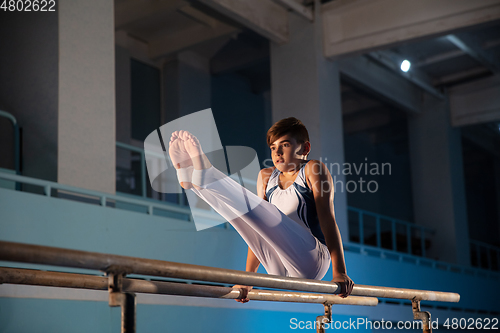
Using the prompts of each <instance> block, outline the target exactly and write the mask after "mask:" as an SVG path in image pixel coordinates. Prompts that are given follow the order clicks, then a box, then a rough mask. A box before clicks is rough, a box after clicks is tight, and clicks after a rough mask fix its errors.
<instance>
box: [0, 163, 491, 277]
mask: <svg viewBox="0 0 500 333" xmlns="http://www.w3.org/2000/svg"><path fill="white" fill-rule="evenodd" d="M0 179H5V180H9V181H13V182H16V183H22V184H30V185H35V186H40V187H42V188H43V189H44V195H46V196H48V197H53V196H52V189H56V190H61V191H64V193H65V194H67V193H74V194H77V195H78V194H80V195H85V196H87V197H89V196H90V197H94V198H96V203H97V204H98V205H100V206H103V207H108V208H110V209H126V208H122V207H119V206H118V205H116V207H115V208H112V207H110V206H109V205H108V204H107V203H108V201H110V202H114V203H115V204H116V203H120V202H121V203H128V204H133V205H137V206H142V207H145V208H146V209H144V214H147V215H154V216H165V215H163V214H160V212H161V211H168V212H172V213H177V214H181V215H184V216H186V217H187V220H188V221H189V222H193V217H192V215H193V214H195V215H197V216H200V217H205V218H208V219H211V220H216V221H221V222H226V221H225V220H223V219H222V217H220V216H219V215H218V214H217V213H215V212H208V211H204V210H201V209H196V208H194V209H193V208H189V207H182V206H179V205H176V204H171V203H167V202H160V201H156V200H151V199H148V198H139V199H134V198H132V197H123V196H121V195H113V194H109V193H103V192H98V191H92V190H87V189H83V188H79V187H74V186H69V185H63V184H59V183H56V182H51V181H47V180H41V179H36V178H31V177H26V176H19V175H13V174H9V173H5V172H1V171H0ZM86 202H88V201H86ZM350 209H355V210H356V208H352V207H351V208H350ZM223 227H224V228H226V229H227V228H229V226H228V223H227V222H226V223H224V225H223ZM344 249H345V250H347V251H354V252H359V253H360V254H363V255H371V256H378V257H381V258H384V259H394V260H398V261H400V262H410V263H414V264H416V265H422V266H427V267H432V268H435V269H441V270H445V271H451V272H457V273H464V274H470V275H476V276H484V277H488V276H489V277H491V278H495V279H499V278H500V275H499V274H497V273H495V272H492V271H489V270H485V269H483V268H480V267H479V268H474V267H468V266H460V265H454V264H449V263H446V262H442V261H437V260H432V259H428V258H422V257H420V256H414V255H411V254H406V253H401V252H396V251H392V250H386V249H383V248H378V247H374V246H370V245H366V244H365V245H363V244H356V243H352V242H344Z"/></svg>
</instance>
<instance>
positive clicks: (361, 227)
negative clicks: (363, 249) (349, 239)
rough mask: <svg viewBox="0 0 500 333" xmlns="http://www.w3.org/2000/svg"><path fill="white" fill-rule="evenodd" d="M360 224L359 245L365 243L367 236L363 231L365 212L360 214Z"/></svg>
mask: <svg viewBox="0 0 500 333" xmlns="http://www.w3.org/2000/svg"><path fill="white" fill-rule="evenodd" d="M358 222H359V244H364V243H365V234H364V230H363V212H361V211H359V212H358Z"/></svg>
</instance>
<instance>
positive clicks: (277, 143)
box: [169, 117, 354, 303]
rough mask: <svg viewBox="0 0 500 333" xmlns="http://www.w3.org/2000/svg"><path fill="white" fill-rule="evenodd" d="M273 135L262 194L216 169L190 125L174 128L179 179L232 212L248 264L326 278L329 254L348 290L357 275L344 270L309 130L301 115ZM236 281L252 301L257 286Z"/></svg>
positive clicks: (326, 175) (330, 191) (324, 174)
mask: <svg viewBox="0 0 500 333" xmlns="http://www.w3.org/2000/svg"><path fill="white" fill-rule="evenodd" d="M267 143H268V145H269V147H270V149H271V157H272V160H273V164H274V167H270V168H265V169H262V170H261V171H260V172H259V175H258V178H257V192H258V197H257V196H255V195H254V194H253V193H251V192H250V191H248V190H246V189H245V188H244V187H242V186H240V185H239V184H238V183H236V182H235V181H233V180H232V179H231V178H229V177H228V176H227V175H225V174H223V173H222V172H220V171H219V170H217V169H215V168H214V167H213V166H212V164H211V163H210V161H209V160H208V158H207V157H206V155H205V154H204V153H203V151H202V149H201V145H200V142H199V141H198V139H197V138H196V137H195V136H194V135H192V134H191V133H189V132H187V131H182V130H181V131H176V132H174V133H172V136H171V138H170V143H169V154H170V158H171V160H172V162H173V164H174V167H175V168H176V169H177V175H178V179H179V182H180V184H181V186H182V187H183V188H184V189H186V190H188V189H190V190H192V191H194V192H195V193H196V194H197V195H198V196H199V197H200V198H202V199H203V200H204V201H206V202H207V203H208V204H209V205H210V206H212V207H213V208H214V210H215V211H217V212H218V213H219V214H221V215H222V216H223V217H224V218H226V220H227V221H228V222H229V223H231V225H232V226H233V227H234V228H235V229H236V231H238V233H239V234H240V235H241V236H242V238H243V239H244V240H245V242H246V243H247V245H248V255H247V262H246V271H247V272H256V271H257V269H258V267H259V264H261V263H262V265H263V266H264V268H265V269H266V271H267V273H268V274H274V275H281V276H291V277H301V278H308V279H318V280H321V279H322V278H323V277H324V275H325V274H326V272H327V271H328V268H329V266H330V262H331V263H332V273H333V279H332V281H333V282H337V283H339V284H340V286H341V292H340V296H341V297H347V296H348V295H349V294H350V293H351V292H352V289H353V286H354V282H353V281H352V280H351V279H350V278H349V276H348V275H347V272H346V267H345V261H344V252H343V249H342V239H341V236H340V232H339V229H338V227H337V223H336V222H335V212H334V206H333V196H334V188H333V180H332V176H331V175H330V172H329V171H328V168H327V167H326V166H325V165H324V164H323V163H322V162H321V161H318V160H307V155H308V154H309V152H310V151H311V143H310V142H309V135H308V132H307V129H306V127H305V126H304V124H303V123H302V122H301V121H300V120H298V119H296V118H293V117H290V118H285V119H282V120H280V121H278V122H277V123H275V124H274V125H273V126H272V127H271V128H270V129H269V131H268V132H267ZM242 193H244V196H242ZM249 204H250V206H251V209H248V208H249ZM234 288H241V289H242V290H243V293H242V297H241V299H238V300H237V301H238V302H242V303H246V302H248V301H249V299H248V292H249V291H250V290H251V289H252V287H251V286H243V285H235V286H234Z"/></svg>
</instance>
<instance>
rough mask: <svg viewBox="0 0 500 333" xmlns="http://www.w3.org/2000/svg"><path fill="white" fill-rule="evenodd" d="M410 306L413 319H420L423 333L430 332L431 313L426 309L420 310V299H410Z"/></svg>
mask: <svg viewBox="0 0 500 333" xmlns="http://www.w3.org/2000/svg"><path fill="white" fill-rule="evenodd" d="M411 308H412V311H413V319H420V320H422V326H423V333H432V327H431V313H430V312H428V311H420V300H417V299H415V298H414V299H412V300H411Z"/></svg>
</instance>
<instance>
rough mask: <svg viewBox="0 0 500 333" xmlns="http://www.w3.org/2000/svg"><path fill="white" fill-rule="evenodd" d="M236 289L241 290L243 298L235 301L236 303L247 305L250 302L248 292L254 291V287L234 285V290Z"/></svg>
mask: <svg viewBox="0 0 500 333" xmlns="http://www.w3.org/2000/svg"><path fill="white" fill-rule="evenodd" d="M234 288H239V289H241V298H237V299H235V301H236V302H240V303H246V302H248V301H249V300H250V299H249V298H248V292H249V291H250V290H252V288H253V287H252V286H243V285H240V284H237V285H234V286H233V289H234Z"/></svg>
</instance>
